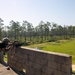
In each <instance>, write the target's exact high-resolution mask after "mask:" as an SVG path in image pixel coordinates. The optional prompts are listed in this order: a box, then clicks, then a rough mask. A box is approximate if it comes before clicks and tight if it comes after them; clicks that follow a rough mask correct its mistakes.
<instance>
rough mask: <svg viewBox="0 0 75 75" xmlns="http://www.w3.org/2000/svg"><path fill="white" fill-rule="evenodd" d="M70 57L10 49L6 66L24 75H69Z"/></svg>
mask: <svg viewBox="0 0 75 75" xmlns="http://www.w3.org/2000/svg"><path fill="white" fill-rule="evenodd" d="M71 60H72V57H71V56H69V55H65V54H59V53H53V52H46V51H42V50H36V49H30V48H23V47H22V48H12V49H11V50H10V51H9V52H8V64H9V66H11V67H13V68H15V69H16V70H19V71H22V70H23V69H25V70H26V75H71V66H72V61H71Z"/></svg>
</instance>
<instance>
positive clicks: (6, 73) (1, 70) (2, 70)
mask: <svg viewBox="0 0 75 75" xmlns="http://www.w3.org/2000/svg"><path fill="white" fill-rule="evenodd" d="M7 69H8V67H7V66H4V65H3V64H0V75H18V74H17V73H15V72H14V71H13V70H12V69H11V68H10V70H7Z"/></svg>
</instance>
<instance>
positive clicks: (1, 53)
mask: <svg viewBox="0 0 75 75" xmlns="http://www.w3.org/2000/svg"><path fill="white" fill-rule="evenodd" d="M8 42H9V39H8V38H4V39H3V40H2V42H1V41H0V43H5V44H6V45H7V44H8ZM3 49H4V48H0V62H1V63H2V62H4V57H3V56H4V53H3Z"/></svg>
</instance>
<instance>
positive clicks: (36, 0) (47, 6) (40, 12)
mask: <svg viewBox="0 0 75 75" xmlns="http://www.w3.org/2000/svg"><path fill="white" fill-rule="evenodd" d="M0 18H2V19H3V20H4V24H5V25H9V22H10V21H11V20H14V21H19V22H21V23H22V21H23V20H27V21H28V22H30V23H32V24H33V26H37V25H38V24H39V22H40V21H41V20H42V21H44V22H46V21H49V22H55V23H57V24H61V25H64V24H65V25H75V0H0Z"/></svg>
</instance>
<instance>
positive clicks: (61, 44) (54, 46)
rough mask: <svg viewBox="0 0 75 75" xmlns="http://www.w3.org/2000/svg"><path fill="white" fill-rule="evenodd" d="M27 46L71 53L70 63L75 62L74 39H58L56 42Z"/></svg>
mask: <svg viewBox="0 0 75 75" xmlns="http://www.w3.org/2000/svg"><path fill="white" fill-rule="evenodd" d="M27 47H31V48H40V49H42V50H45V51H51V52H58V53H65V54H69V55H72V63H73V64H75V39H70V40H59V41H57V42H48V43H42V44H34V45H30V46H27Z"/></svg>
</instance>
